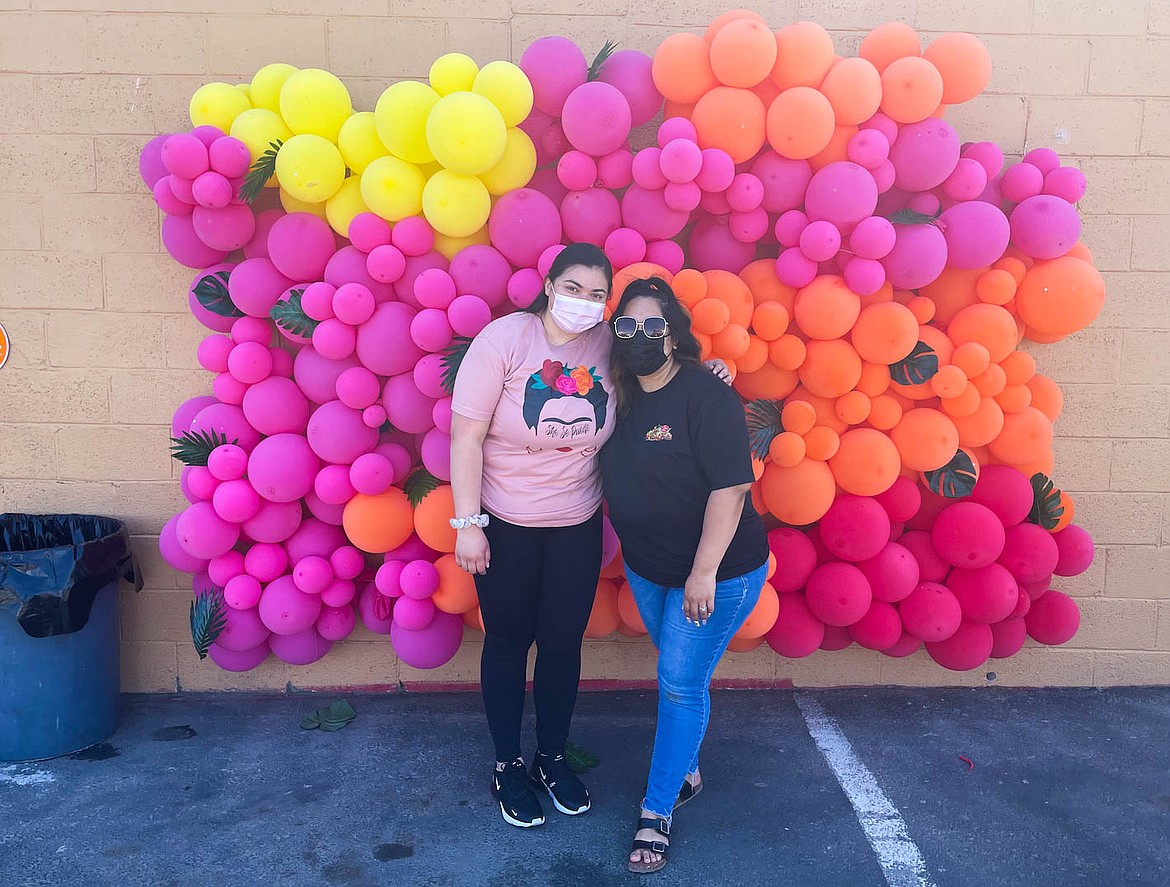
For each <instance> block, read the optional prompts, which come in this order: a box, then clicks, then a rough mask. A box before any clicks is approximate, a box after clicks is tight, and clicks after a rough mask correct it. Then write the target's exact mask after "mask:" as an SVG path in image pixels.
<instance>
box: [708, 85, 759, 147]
mask: <svg viewBox="0 0 1170 887" xmlns="http://www.w3.org/2000/svg"><path fill="white" fill-rule="evenodd" d="M766 116H767V113H766V111H765V109H764V103H763V102H762V101H760V97H759V96H757V95H756V94H755V93H754V92H752V91H751V90H750V89H736V88H735V87H732V86H717V87H715V88H714V89H712V90H711V91H710V92H708V93H707V94H706V95H704V96H703V97H702V98H701V99H699V100H698V102H696V103H695V109H694V110H693V111H692V112H691V123H693V124H694V125H695V129H696V130H697V131H698V133H699V147H700V148H722V149H723V150H724V151H726V152H727V153H728V154H730V155H731V159H732V160H734V161H735V162H736V163H743V162H745V161H747V160H751V159H752V158H753V157H755V156H756V154H758V153H759V151H760V148H762V147H763V146H764V134H765V120H766Z"/></svg>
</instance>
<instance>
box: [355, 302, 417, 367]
mask: <svg viewBox="0 0 1170 887" xmlns="http://www.w3.org/2000/svg"><path fill="white" fill-rule="evenodd" d="M415 313H416V312H415V310H414V309H413V308H411V307H410V306H408V305H403V304H401V303H398V302H386V303H383V304H381V305H379V306H378V307H377V308H376V309H375V311H374V316H373V317H371V318H370V319H369V320H367V321H366V322H365V323H363V324H362V325H361V326H360V327H358V332H357V356H358V358H359V359H360V360H361V362H362V364H364V365H365V366H366V367H367V368H368V369H370V370H372V371H373V372H375V373H377V374H378V375H380V376H395V375H398V374H399V373H404V372H406V371H407V370H409V369H410V368H411V367H413V366H414V365H415V363H417V362H418V359H419V358H420V357H422V356H423V353H424V352H423V350H422V349H421V348H419V347H418V346H417V345H416V344H415V343H414V340H413V339H411V336H410V327H411V321H412V320H413V319H414V316H415Z"/></svg>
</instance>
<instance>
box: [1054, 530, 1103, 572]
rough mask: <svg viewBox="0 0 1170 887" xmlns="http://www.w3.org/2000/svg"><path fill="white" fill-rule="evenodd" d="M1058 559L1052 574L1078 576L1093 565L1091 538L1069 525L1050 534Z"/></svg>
mask: <svg viewBox="0 0 1170 887" xmlns="http://www.w3.org/2000/svg"><path fill="white" fill-rule="evenodd" d="M1052 538H1053V540H1055V542H1056V549H1057V552H1058V557H1057V560H1056V566H1055V567H1053V569H1052V572H1053V573H1054V574H1055V575H1057V576H1079V575H1080V574H1081V573H1083V572H1085V570H1087V569H1089V567H1090V566H1092V564H1093V556H1094V554H1095V551H1094V548H1093V538H1092V537H1091V536H1090V535H1089V534H1088V532H1087V531H1086V530H1085V529H1084V528H1083V527H1078V526H1077V525H1076V524H1069V525H1068V526H1067V527H1065V528H1064V529H1063V530H1061V531H1059V532H1057V533H1053V534H1052Z"/></svg>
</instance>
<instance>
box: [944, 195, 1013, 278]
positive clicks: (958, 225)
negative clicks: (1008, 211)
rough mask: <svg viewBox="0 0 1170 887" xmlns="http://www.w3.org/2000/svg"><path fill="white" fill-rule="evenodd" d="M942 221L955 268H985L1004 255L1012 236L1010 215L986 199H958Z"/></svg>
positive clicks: (949, 253) (950, 262)
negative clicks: (1006, 214)
mask: <svg viewBox="0 0 1170 887" xmlns="http://www.w3.org/2000/svg"><path fill="white" fill-rule="evenodd" d="M939 222H940V223H941V224H942V226H943V237H944V238H945V239H946V242H947V265H948V266H949V267H951V268H965V269H974V268H985V267H987V266H988V265H993V264H995V263H996V262H998V261H999V260H1000V258H1002V257H1003V254H1004V250H1006V249H1007V246H1008V240H1009V239H1010V237H1011V229H1010V227H1009V225H1008V219H1007V216H1005V215H1004V214H1003V211H1002V210H1000V209H999V207H996V206H992V205H991V204H990V203H984V202H983V201H982V200H968V201H966V202H965V203H956V204H955V205H954V206H952V207H951V208H950V209H948V210H946V211H945V212H944V213H943V214H942V215H941V216H940V217H939Z"/></svg>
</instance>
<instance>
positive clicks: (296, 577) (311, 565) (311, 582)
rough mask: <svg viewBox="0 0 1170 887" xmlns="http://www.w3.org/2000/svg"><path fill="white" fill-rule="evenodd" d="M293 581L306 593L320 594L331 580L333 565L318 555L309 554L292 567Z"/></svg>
mask: <svg viewBox="0 0 1170 887" xmlns="http://www.w3.org/2000/svg"><path fill="white" fill-rule="evenodd" d="M292 577H293V582H294V583H296V586H297V588H299V589H300V590H301V591H303V592H305V593H306V594H320V593H321V592H322V591H324V590H325V589H326V588H328V587H329V583H330V582H332V581H333V567H332V566H330V564H329V561H327V560H326V559H325V558H323V557H320V556H319V555H309V557H304V558H301V559H300V560H299V561H297V565H296V566H295V567H293V572H292Z"/></svg>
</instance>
